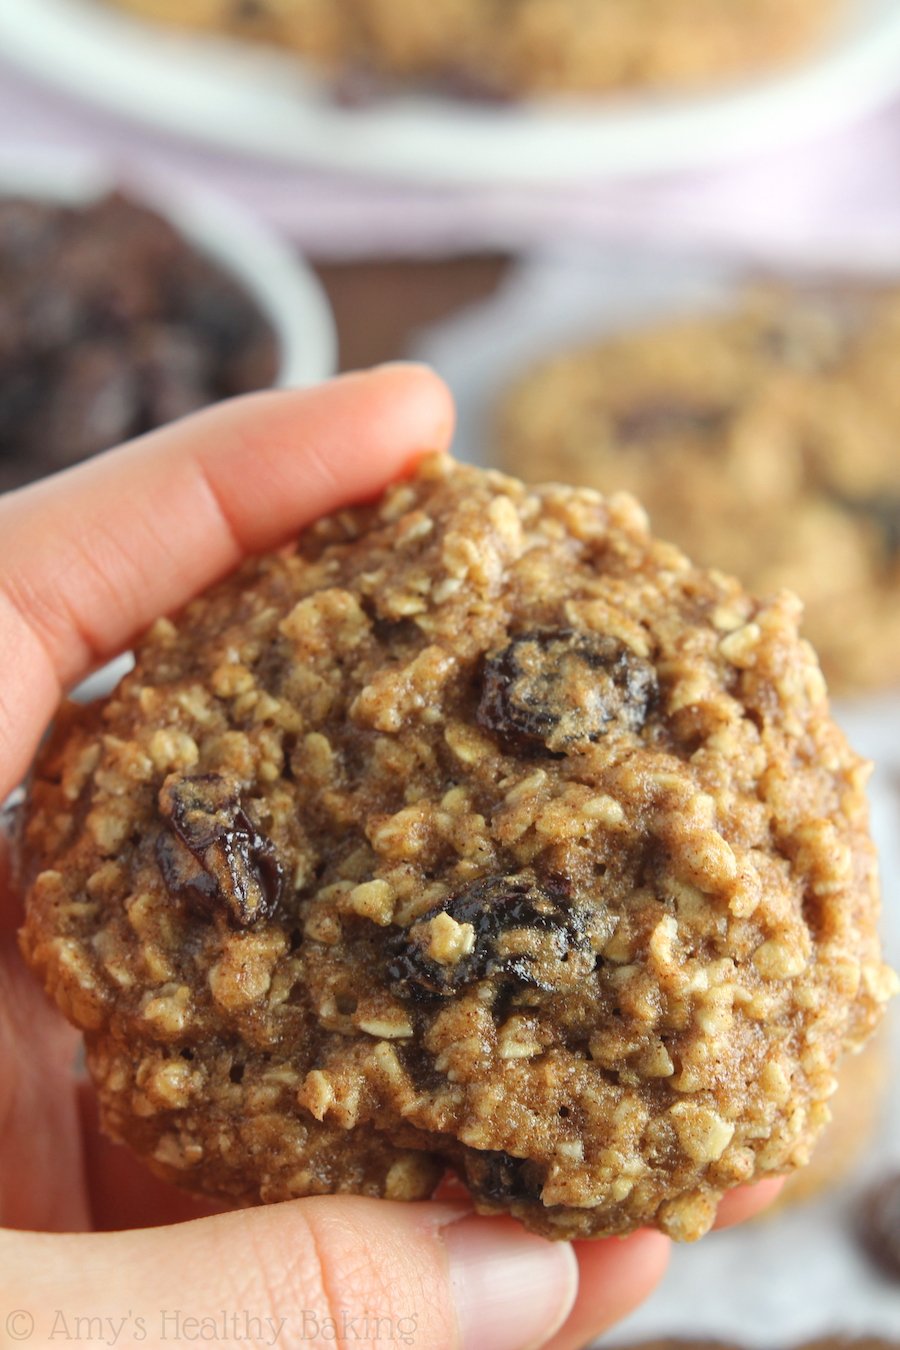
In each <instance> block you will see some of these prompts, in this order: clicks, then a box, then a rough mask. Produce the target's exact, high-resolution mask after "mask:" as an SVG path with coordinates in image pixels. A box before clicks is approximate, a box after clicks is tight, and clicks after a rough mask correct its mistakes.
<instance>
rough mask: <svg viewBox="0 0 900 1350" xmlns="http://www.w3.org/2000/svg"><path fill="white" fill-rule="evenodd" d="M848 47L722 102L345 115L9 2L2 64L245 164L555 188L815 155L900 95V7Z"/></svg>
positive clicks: (176, 53) (285, 80)
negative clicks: (797, 153) (775, 156)
mask: <svg viewBox="0 0 900 1350" xmlns="http://www.w3.org/2000/svg"><path fill="white" fill-rule="evenodd" d="M846 7H847V8H846V17H845V19H844V21H843V22H842V24H841V25H840V27H839V30H838V32H837V34H836V36H835V38H834V39H832V40H831V41H830V42H829V43H828V44H827V45H826V46H825V47H824V48H822V49H821V50H820V51H819V52H818V53H816V54H815V55H813V56H810V57H809V58H808V59H807V60H806V62H804V63H802V64H799V65H796V66H794V67H792V68H791V69H789V70H787V71H785V72H784V73H783V74H780V75H778V76H775V77H769V78H767V79H764V80H763V79H757V80H754V81H748V82H747V83H745V84H741V85H736V86H734V87H731V88H728V89H725V90H723V91H719V92H716V93H711V94H709V95H706V96H700V97H698V96H693V97H680V98H673V97H669V98H664V97H657V98H649V97H647V96H643V97H642V96H635V97H633V98H621V99H607V100H598V101H597V102H596V103H595V104H592V105H591V104H572V105H569V106H568V107H566V106H564V105H562V104H556V105H554V104H552V103H547V104H543V105H531V106H526V105H525V104H521V105H510V106H508V107H492V106H479V105H477V104H474V103H470V104H466V103H461V102H458V101H452V100H448V99H441V98H438V97H425V96H420V97H416V96H412V95H410V96H407V97H402V98H391V99H383V100H379V101H377V102H375V103H373V104H372V105H371V106H368V107H366V108H364V109H362V110H352V109H347V108H341V107H339V106H337V105H336V104H335V102H334V101H333V100H332V99H331V98H330V97H329V95H328V93H327V91H326V89H325V87H324V85H323V83H322V82H321V81H320V80H317V79H316V78H315V77H314V76H313V75H312V74H311V73H309V72H307V71H304V69H303V67H302V66H301V65H300V64H299V63H298V62H297V61H296V60H295V59H293V58H291V57H289V56H283V55H282V54H280V53H277V52H269V51H266V50H257V49H255V48H253V47H249V46H245V45H242V44H240V43H235V42H232V41H229V40H226V39H222V40H219V39H214V38H212V39H211V38H208V37H205V36H196V35H182V34H179V33H170V32H166V31H164V30H160V31H157V30H155V29H154V28H153V27H152V26H151V25H148V24H144V23H141V22H138V21H135V20H133V19H130V18H128V17H127V16H125V15H122V14H119V13H116V12H114V11H113V10H111V9H110V10H108V9H106V8H104V6H103V5H102V4H101V3H99V2H98V0H3V4H2V5H0V50H2V51H3V52H4V54H5V55H6V56H7V57H8V58H9V59H11V60H13V61H14V62H16V63H17V64H19V65H20V66H22V67H23V68H24V69H26V70H28V71H30V72H32V73H33V74H35V75H38V76H40V77H41V78H43V79H45V80H47V81H48V82H50V83H52V84H54V85H57V86H59V87H60V88H62V89H65V90H67V91H69V92H71V93H74V94H76V95H79V96H81V97H83V98H85V99H86V100H88V101H90V102H92V103H97V104H100V105H102V106H103V107H106V108H108V109H111V110H113V111H116V112H119V113H123V114H126V115H127V116H129V117H132V118H135V119H138V120H140V121H142V122H145V123H149V124H151V125H153V126H156V127H159V128H162V129H165V130H168V131H174V132H176V133H178V134H187V135H189V136H191V137H193V138H195V139H199V140H202V141H206V142H210V143H213V144H216V145H218V146H223V147H227V148H228V149H231V150H236V151H241V152H244V153H247V154H251V155H254V156H265V157H268V158H275V159H280V160H287V161H293V162H304V163H307V164H311V165H316V166H319V167H322V168H329V169H337V170H342V171H349V172H358V173H363V174H365V175H367V176H373V175H374V176H381V177H386V176H402V177H405V178H408V179H412V180H414V181H419V182H422V183H434V182H440V181H443V182H457V183H458V182H467V183H475V182H488V183H500V182H506V183H515V182H542V181H550V180H557V181H559V180H565V179H578V178H585V177H587V178H603V177H610V176H622V177H633V176H642V175H646V174H650V173H665V172H674V171H678V170H687V169H698V168H702V167H704V166H709V165H713V164H717V163H720V162H722V161H725V160H733V159H734V158H735V157H736V156H739V155H741V154H744V153H755V152H758V151H762V150H765V149H767V148H773V147H776V146H777V147H783V146H785V145H786V144H789V143H790V142H791V141H792V140H793V141H796V142H800V141H802V140H804V139H806V138H808V137H810V136H814V135H816V134H819V133H824V132H826V131H828V130H829V129H831V128H834V127H836V126H843V125H847V124H849V123H850V122H852V121H853V120H854V119H855V118H857V117H860V116H862V115H863V114H865V113H866V112H868V111H870V110H872V109H874V108H876V107H878V106H880V105H881V104H882V103H883V102H884V101H885V100H886V99H887V98H889V97H890V95H891V94H892V93H893V92H895V91H896V90H897V89H898V87H900V5H898V4H897V3H896V0H846Z"/></svg>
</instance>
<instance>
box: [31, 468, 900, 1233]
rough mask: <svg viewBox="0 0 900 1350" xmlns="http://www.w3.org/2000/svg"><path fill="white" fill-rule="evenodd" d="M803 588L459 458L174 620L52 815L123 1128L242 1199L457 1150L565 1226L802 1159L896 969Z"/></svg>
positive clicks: (56, 953)
mask: <svg viewBox="0 0 900 1350" xmlns="http://www.w3.org/2000/svg"><path fill="white" fill-rule="evenodd" d="M798 615H799V607H798V605H797V604H796V602H795V601H794V600H793V599H792V597H791V596H790V595H781V596H779V597H778V598H776V599H775V600H772V601H770V602H767V603H764V604H763V603H759V602H757V601H755V600H753V599H751V598H750V596H749V595H747V594H746V593H745V591H744V590H743V589H742V588H741V586H739V585H738V584H737V583H736V582H734V581H732V580H729V579H728V578H727V577H725V576H723V575H722V574H720V573H712V572H704V571H701V570H698V569H697V568H695V567H693V566H692V565H691V564H690V563H689V562H688V560H687V559H686V558H685V557H684V556H683V555H682V554H681V553H680V552H679V551H678V550H677V549H676V548H674V547H673V546H671V545H668V544H663V543H659V542H657V541H656V540H655V539H653V538H652V537H651V536H650V535H649V534H648V532H647V527H646V520H645V517H644V515H643V512H642V511H641V509H640V508H639V507H638V505H637V503H636V502H635V501H634V500H633V499H632V498H630V497H628V496H624V495H620V496H614V497H611V498H610V499H608V500H606V499H604V498H602V497H600V496H599V495H597V494H596V493H594V492H591V491H588V490H572V489H569V488H563V487H544V488H538V489H528V488H525V487H524V486H523V485H522V484H520V483H518V482H516V481H514V480H512V479H507V478H503V477H501V476H500V475H498V474H491V473H485V472H482V471H480V470H475V469H465V468H461V467H457V466H454V465H453V463H452V461H450V460H447V459H442V458H432V459H429V460H427V461H426V462H425V463H424V464H423V465H422V467H421V468H420V470H419V471H418V472H417V474H416V476H415V477H414V478H413V479H412V481H410V482H407V483H404V484H401V485H399V486H395V487H393V488H392V489H390V490H389V491H388V492H387V493H386V494H385V496H384V497H383V498H382V499H381V500H380V501H378V502H377V503H375V504H372V505H369V506H365V507H361V508H358V509H355V510H347V511H342V512H340V513H339V514H337V515H335V516H332V517H331V518H329V519H326V520H323V521H321V522H320V523H319V524H317V525H315V526H313V527H312V528H310V529H308V530H307V531H306V532H305V533H304V534H303V535H302V536H301V537H300V539H299V541H298V544H297V546H296V549H295V550H294V551H293V552H292V553H291V554H290V555H289V556H285V555H284V554H283V553H280V554H274V555H272V556H269V557H264V558H260V559H257V560H255V561H251V562H249V563H247V564H246V566H244V567H243V568H242V569H241V570H240V571H239V572H238V573H237V574H236V575H235V576H233V577H232V578H231V579H230V580H228V581H225V582H224V583H222V584H221V585H218V586H216V587H215V588H213V589H212V590H210V591H209V592H208V593H206V594H205V595H203V596H201V597H200V598H199V599H197V600H196V601H194V602H193V603H192V604H191V605H189V606H188V607H187V608H186V609H185V610H184V611H183V612H181V613H180V614H177V615H176V616H175V617H174V618H171V619H163V620H160V621H159V622H158V623H157V624H156V625H155V626H154V627H153V628H152V629H151V631H150V632H149V633H148V634H147V636H146V637H145V638H144V640H143V641H142V642H141V643H140V645H139V647H138V651H137V666H136V669H135V670H134V672H133V673H132V674H131V675H129V676H128V677H127V678H126V679H125V680H124V681H123V682H122V684H121V685H120V686H119V688H118V689H117V690H116V691H115V692H114V693H113V694H112V695H111V696H110V697H109V698H108V699H107V700H106V701H105V702H104V703H102V704H101V705H99V706H94V707H92V708H89V709H88V710H75V709H69V710H68V711H67V712H66V713H65V714H64V715H63V717H62V718H61V719H60V724H59V726H58V727H57V730H56V733H55V735H54V736H53V738H52V739H51V741H50V742H49V744H48V745H47V747H46V748H45V749H44V750H43V751H42V753H41V756H40V758H39V761H38V764H37V766H36V769H35V772H34V776H33V781H32V783H31V786H30V791H29V795H28V801H27V806H26V808H25V812H24V818H23V822H22V828H21V844H22V850H21V853H22V858H21V864H22V873H23V881H24V882H25V883H26V884H27V918H26V922H25V926H24V929H23V932H22V948H23V951H24V953H25V955H26V957H27V959H28V961H29V962H30V964H31V965H32V967H33V968H34V969H35V971H37V972H38V973H39V974H40V975H41V977H42V978H43V980H44V981H45V983H46V986H47V988H48V990H49V991H50V992H51V994H52V995H53V996H54V997H55V999H56V1000H57V1002H58V1003H59V1006H60V1007H61V1008H62V1010H63V1011H64V1012H65V1013H66V1015H67V1016H68V1017H69V1018H71V1020H72V1021H73V1022H75V1023H76V1024H77V1025H78V1026H80V1027H82V1028H83V1029H84V1033H85V1038H86V1043H87V1060H88V1064H89V1068H90V1071H91V1074H92V1076H93V1079H94V1081H95V1083H96V1086H97V1090H98V1093H99V1099H100V1106H101V1112H102V1117H103V1121H104V1123H105V1127H106V1129H107V1130H108V1131H109V1132H110V1134H112V1135H113V1136H114V1137H115V1138H117V1139H120V1140H124V1141H126V1142H127V1143H129V1144H130V1145H131V1146H132V1147H133V1148H134V1149H135V1150H136V1151H137V1152H138V1153H139V1154H141V1155H143V1156H144V1157H145V1158H146V1159H147V1160H148V1161H149V1163H150V1164H151V1166H152V1167H153V1168H154V1169H155V1170H156V1171H157V1172H158V1173H160V1174H161V1175H163V1176H165V1177H168V1178H170V1179H171V1180H173V1181H177V1182H179V1183H181V1184H182V1185H185V1186H187V1187H190V1188H193V1189H195V1190H199V1191H204V1192H207V1193H210V1194H213V1195H218V1196H224V1197H226V1198H229V1199H232V1200H235V1201H245V1202H252V1201H256V1200H260V1199H262V1200H265V1201H270V1200H280V1199H283V1198H286V1197H290V1196H302V1195H310V1194H318V1193H323V1192H332V1191H340V1190H350V1191H355V1192H360V1193H363V1194H366V1195H376V1196H390V1197H394V1198H406V1199H414V1198H417V1197H422V1196H427V1195H429V1194H430V1193H431V1192H432V1190H433V1188H434V1187H435V1185H436V1183H437V1181H438V1178H439V1177H440V1176H441V1174H442V1173H443V1172H444V1170H445V1168H446V1167H448V1166H449V1167H450V1168H453V1169H455V1170H456V1171H457V1172H458V1173H459V1174H460V1175H461V1176H462V1177H463V1178H464V1180H465V1181H466V1182H467V1184H468V1186H469V1188H470V1190H471V1193H472V1196H473V1199H474V1202H475V1204H476V1206H477V1207H478V1209H479V1210H480V1211H482V1212H485V1213H499V1212H509V1213H512V1214H514V1215H515V1216H516V1217H518V1218H519V1219H520V1220H521V1221H522V1222H523V1223H525V1224H526V1225H528V1226H529V1227H530V1228H532V1229H533V1230H535V1231H536V1232H539V1233H543V1234H546V1235H548V1236H550V1237H556V1238H579V1237H599V1236H602V1235H605V1234H614V1233H626V1232H629V1231H630V1230H632V1229H634V1228H636V1227H638V1226H640V1225H644V1224H656V1225H658V1226H659V1227H660V1228H661V1229H663V1230H664V1231H665V1232H667V1233H669V1234H671V1235H672V1236H673V1237H675V1238H681V1239H693V1238H696V1237H699V1236H700V1235H701V1234H702V1233H704V1232H705V1231H706V1229H707V1228H708V1227H709V1226H710V1224H711V1222H712V1220H713V1218H714V1215H715V1210H716V1205H717V1202H718V1200H719V1199H720V1197H721V1195H722V1194H723V1193H724V1192H725V1191H727V1190H728V1189H729V1188H731V1187H734V1186H738V1185H742V1184H744V1183H746V1182H750V1181H753V1180H754V1179H755V1178H758V1177H761V1176H765V1175H768V1174H771V1173H776V1172H782V1171H786V1170H790V1169H792V1168H794V1167H797V1166H799V1165H801V1164H803V1163H805V1162H806V1160H807V1158H808V1156H809V1153H810V1150H811V1148H812V1145H813V1143H814V1141H815V1139H816V1137H817V1135H818V1134H819V1132H820V1130H821V1129H822V1128H823V1126H824V1125H825V1123H826V1122H827V1120H828V1115H829V1107H828V1102H829V1099H830V1097H831V1095H832V1093H833V1091H834V1088H835V1086H836V1081H837V1080H836V1077H835V1071H836V1069H837V1067H838V1064H839V1062H840V1060H841V1057H842V1055H843V1054H844V1052H845V1051H846V1050H848V1049H849V1048H852V1047H855V1046H857V1045H859V1044H860V1043H862V1042H863V1041H864V1040H865V1039H866V1038H867V1037H868V1036H869V1034H870V1033H871V1031H872V1030H873V1028H874V1027H875V1025H876V1024H877V1023H878V1022H879V1020H880V1018H881V1013H882V1008H883V1005H884V1003H885V1002H886V1000H887V999H888V998H889V996H890V994H891V993H892V992H893V991H894V989H895V987H896V982H895V980H894V977H893V975H892V973H891V972H890V971H889V970H888V969H887V968H886V967H885V966H884V965H883V964H882V961H881V955H880V950H879V943H878V937H877V934H876V927H875V925H876V917H877V910H878V894H877V882H876V870H875V858H874V853H873V848H872V844H871V842H870V838H869V832H868V822H867V808H866V801H865V793H864V785H865V782H866V777H867V766H866V765H865V764H863V763H862V762H861V761H860V760H859V759H858V758H857V757H856V756H855V755H854V754H853V753H852V751H851V750H849V749H848V747H847V745H846V743H845V741H844V739H843V737H842V735H841V733H840V732H839V731H838V730H837V728H836V727H835V725H834V724H833V723H832V721H831V720H830V717H829V713H828V705H827V701H826V696H825V689H824V684H823V681H822V677H821V675H820V673H819V668H818V666H817V664H816V660H815V656H814V654H813V652H812V649H811V648H810V647H809V646H808V645H807V644H806V642H804V641H802V640H801V639H800V638H799V637H798V635H797V621H798Z"/></svg>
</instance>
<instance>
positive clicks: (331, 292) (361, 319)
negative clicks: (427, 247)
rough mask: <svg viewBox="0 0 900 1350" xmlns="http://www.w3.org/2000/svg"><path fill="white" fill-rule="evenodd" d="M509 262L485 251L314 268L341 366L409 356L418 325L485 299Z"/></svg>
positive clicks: (358, 366) (332, 264) (432, 321)
mask: <svg viewBox="0 0 900 1350" xmlns="http://www.w3.org/2000/svg"><path fill="white" fill-rule="evenodd" d="M509 266H510V259H509V258H504V257H500V256H497V255H483V256H477V257H465V258H452V259H447V260H444V261H437V262H431V261H428V262H360V263H328V264H323V265H322V266H320V267H317V268H316V271H317V272H318V275H319V278H320V280H321V281H322V284H323V285H324V287H325V290H326V291H327V293H328V298H329V300H330V301H331V305H332V308H333V309H334V314H335V319H336V321H337V328H338V339H339V343H340V368H341V370H358V369H359V368H360V367H361V366H372V365H377V364H378V363H379V362H381V361H395V360H398V359H400V358H402V357H404V356H406V355H408V352H409V344H410V339H411V337H412V335H413V334H414V333H415V331H416V330H417V329H418V328H422V327H424V326H425V325H426V324H432V323H435V322H437V321H438V320H439V319H442V318H444V317H445V316H447V315H449V314H452V313H453V312H454V311H455V310H458V309H462V308H463V307H464V306H466V305H470V304H473V303H475V302H476V301H478V300H483V299H485V298H486V297H487V296H489V295H490V294H491V292H492V291H493V290H494V289H495V288H496V287H497V286H498V285H499V283H500V282H501V280H502V279H503V277H504V275H505V273H506V271H507V269H508V267H509Z"/></svg>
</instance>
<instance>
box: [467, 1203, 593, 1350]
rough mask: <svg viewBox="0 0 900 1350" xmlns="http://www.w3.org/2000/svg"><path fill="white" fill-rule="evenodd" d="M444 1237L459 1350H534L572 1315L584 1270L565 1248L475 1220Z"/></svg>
mask: <svg viewBox="0 0 900 1350" xmlns="http://www.w3.org/2000/svg"><path fill="white" fill-rule="evenodd" d="M442 1237H443V1239H444V1243H445V1245H446V1248H447V1252H448V1254H449V1257H450V1281H451V1287H452V1290H453V1297H454V1300H455V1303H456V1312H457V1317H458V1319H459V1330H460V1336H459V1343H460V1347H461V1350H532V1348H533V1347H534V1348H535V1350H536V1347H538V1346H541V1345H544V1344H545V1343H546V1342H547V1341H548V1340H549V1339H550V1337H551V1336H553V1335H554V1334H555V1333H556V1332H557V1331H558V1330H559V1328H560V1327H561V1326H562V1324H563V1322H565V1320H566V1318H567V1317H568V1315H569V1313H570V1312H571V1311H572V1306H573V1304H574V1302H575V1295H576V1293H577V1291H578V1265H577V1263H576V1260H575V1254H574V1252H573V1251H572V1248H571V1247H570V1246H569V1244H568V1243H567V1242H547V1241H545V1240H544V1238H539V1237H535V1236H534V1235H533V1234H532V1233H527V1232H526V1231H525V1230H524V1229H523V1228H520V1227H519V1225H518V1224H516V1223H515V1222H514V1221H512V1220H510V1219H482V1218H479V1217H477V1216H476V1215H472V1216H469V1217H467V1218H465V1219H461V1220H460V1222H459V1223H454V1224H450V1225H449V1227H447V1228H445V1229H444V1230H443V1232H442Z"/></svg>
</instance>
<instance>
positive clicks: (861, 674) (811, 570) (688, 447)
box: [497, 281, 900, 692]
mask: <svg viewBox="0 0 900 1350" xmlns="http://www.w3.org/2000/svg"><path fill="white" fill-rule="evenodd" d="M898 362H900V291H898V290H897V289H896V288H895V289H885V288H883V287H876V286H871V287H866V286H864V285H862V284H855V285H853V286H850V285H848V284H841V283H839V282H837V281H835V282H834V283H833V284H829V285H825V284H824V283H823V285H822V286H821V287H817V288H808V289H806V290H800V289H797V290H790V289H788V288H782V287H766V288H761V287H757V288H753V289H749V290H747V291H746V292H745V293H744V294H742V295H740V296H738V297H736V298H735V300H734V301H733V303H731V304H730V305H728V306H727V307H724V308H723V309H722V310H720V311H716V312H710V313H706V314H697V315H688V316H686V317H683V318H674V319H672V318H668V319H664V320H660V321H659V322H657V323H656V324H653V325H648V326H647V327H645V328H642V329H638V330H635V331H633V332H629V333H624V334H620V335H616V336H613V337H609V338H606V339H604V340H602V341H598V342H596V343H593V344H589V345H585V346H582V347H580V348H574V349H572V350H570V351H567V352H562V353H561V354H559V355H558V356H554V357H551V358H549V359H548V360H546V361H544V362H542V363H541V364H540V365H539V366H538V367H537V368H536V369H533V370H529V371H528V372H527V373H526V374H525V375H524V376H523V377H522V378H521V379H520V380H518V381H517V382H516V384H515V385H514V387H513V388H512V389H511V390H510V391H509V392H508V394H507V396H506V398H505V400H504V403H503V406H502V408H501V410H500V416H499V419H498V427H497V444H498V452H499V456H498V457H499V459H500V461H501V463H502V464H503V466H504V467H505V468H507V469H509V470H511V471H512V472H515V473H517V474H519V475H520V476H521V477H522V478H525V479H526V480H528V481H532V482H545V481H546V480H547V479H558V480H561V481H564V482H573V483H581V484H584V485H585V486H588V487H593V488H597V489H598V490H599V491H601V492H610V491H613V490H617V489H626V490H627V491H630V492H634V493H636V495H637V496H638V497H639V498H640V499H641V501H642V502H643V503H644V505H645V507H646V508H647V510H648V511H649V513H650V518H651V521H652V522H653V527H654V529H655V530H656V531H658V532H659V533H660V534H662V535H663V536H664V537H666V538H671V539H674V540H675V541H676V542H677V543H679V544H681V545H682V546H683V547H686V548H689V549H690V550H691V552H692V554H693V555H694V556H695V557H696V558H697V559H698V561H700V562H701V563H704V564H706V565H708V566H717V567H722V568H724V569H726V570H728V571H729V572H734V573H735V574H736V575H737V576H739V577H740V578H741V580H742V581H744V582H745V584H746V585H747V586H749V587H750V589H751V590H753V591H754V592H755V593H757V594H761V595H766V594H769V593H771V592H772V591H774V590H777V589H778V588H779V587H781V586H788V587H790V588H791V589H792V590H794V591H796V592H797V594H799V595H800V597H801V598H802V600H803V601H804V604H805V607H806V617H805V621H804V632H805V633H806V634H808V636H809V638H810V640H811V641H812V643H813V644H814V646H815V648H816V650H817V652H818V653H819V657H820V659H821V662H822V668H823V670H824V671H825V674H826V676H827V678H828V680H829V683H830V684H832V685H833V686H834V687H835V689H837V690H839V691H841V692H847V691H855V690H859V689H865V688H872V687H879V686H882V687H883V686H890V685H891V684H897V683H898V682H900V456H898V452H897V446H898V443H900V382H898V380H897V377H896V374H897V366H898Z"/></svg>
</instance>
